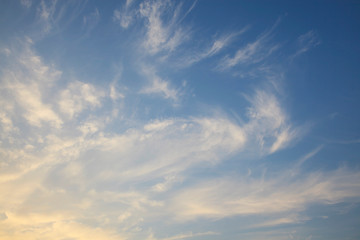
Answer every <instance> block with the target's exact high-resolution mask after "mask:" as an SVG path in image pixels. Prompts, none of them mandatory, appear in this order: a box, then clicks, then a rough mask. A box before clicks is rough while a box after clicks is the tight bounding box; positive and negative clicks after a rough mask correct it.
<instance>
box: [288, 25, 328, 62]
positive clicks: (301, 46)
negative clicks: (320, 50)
mask: <svg viewBox="0 0 360 240" xmlns="http://www.w3.org/2000/svg"><path fill="white" fill-rule="evenodd" d="M320 43H321V41H320V39H319V36H318V34H317V32H316V31H314V30H311V31H309V32H307V33H305V34H303V35H301V36H299V37H298V39H297V45H298V50H297V51H296V53H295V54H294V55H292V56H291V57H290V59H294V58H295V57H297V56H299V55H301V54H304V53H305V52H307V51H309V50H310V49H311V48H314V47H316V46H318V45H319V44H320Z"/></svg>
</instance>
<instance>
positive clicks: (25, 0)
mask: <svg viewBox="0 0 360 240" xmlns="http://www.w3.org/2000/svg"><path fill="white" fill-rule="evenodd" d="M20 2H21V5H23V6H24V7H26V8H30V7H31V5H32V2H31V0H21V1H20Z"/></svg>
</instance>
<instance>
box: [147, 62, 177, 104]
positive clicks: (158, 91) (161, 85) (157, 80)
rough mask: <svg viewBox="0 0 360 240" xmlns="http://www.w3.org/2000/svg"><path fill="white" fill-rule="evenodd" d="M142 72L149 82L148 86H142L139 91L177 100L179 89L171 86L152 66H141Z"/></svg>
mask: <svg viewBox="0 0 360 240" xmlns="http://www.w3.org/2000/svg"><path fill="white" fill-rule="evenodd" d="M142 72H143V74H144V76H146V78H147V79H148V80H149V84H148V86H145V87H144V88H142V89H141V90H140V93H142V94H150V95H152V94H155V95H160V96H161V97H163V98H165V99H170V100H173V101H178V100H179V96H180V90H178V89H175V88H174V87H172V86H171V83H170V82H169V81H167V80H164V79H162V78H161V77H159V76H158V74H157V73H156V71H155V69H154V68H151V67H143V68H142Z"/></svg>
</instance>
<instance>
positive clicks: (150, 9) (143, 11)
mask: <svg viewBox="0 0 360 240" xmlns="http://www.w3.org/2000/svg"><path fill="white" fill-rule="evenodd" d="M190 9H192V7H191V8H190ZM139 12H140V16H141V17H142V18H144V19H145V26H146V38H145V41H144V42H143V46H144V48H145V50H146V51H148V52H149V53H150V54H157V53H160V52H163V51H166V52H172V51H174V50H175V49H176V48H177V47H178V46H180V45H181V44H182V43H183V42H184V41H186V40H187V39H188V37H189V32H188V30H186V28H184V27H181V25H180V24H179V20H180V17H181V5H178V6H174V3H173V2H171V1H149V0H148V1H144V2H143V3H141V4H140V9H139ZM169 12H170V14H169ZM163 18H166V19H167V20H166V21H164V20H163Z"/></svg>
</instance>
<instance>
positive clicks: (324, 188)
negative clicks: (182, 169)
mask: <svg viewBox="0 0 360 240" xmlns="http://www.w3.org/2000/svg"><path fill="white" fill-rule="evenodd" d="M359 178H360V175H359V173H358V172H353V171H351V170H349V169H338V170H336V171H333V172H328V173H320V172H315V173H310V174H308V175H306V176H303V177H300V178H298V177H296V178H293V177H292V175H291V174H289V173H288V172H286V171H285V172H284V173H282V174H280V176H279V177H278V178H272V179H256V180H255V179H251V178H249V179H232V178H228V179H223V178H222V179H215V180H209V181H204V182H202V183H199V185H195V186H193V187H189V188H188V189H184V190H183V191H179V193H178V195H176V196H174V198H173V202H172V204H173V208H174V209H181V210H180V211H177V218H179V220H189V219H196V218H214V219H217V218H223V217H227V216H233V215H251V214H254V215H256V214H273V213H281V212H282V213H294V212H301V211H303V210H304V209H305V208H306V206H307V205H309V204H313V203H324V204H336V203H340V202H343V201H345V200H346V199H348V200H350V199H352V198H357V199H358V198H359V197H360V195H359V194H358V192H359V188H360V184H351V185H347V184H346V183H349V182H353V183H355V182H359ZM344 183H345V184H346V185H347V187H346V188H343V184H344ZM234 189H236V190H235V191H234ZM186 196H192V197H191V200H189V198H187V197H186ZM350 201H351V200H350ZM291 222H296V218H294V219H290V218H286V221H285V219H282V220H281V219H280V220H278V222H271V224H272V225H277V224H284V223H291ZM269 224H270V223H269Z"/></svg>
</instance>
